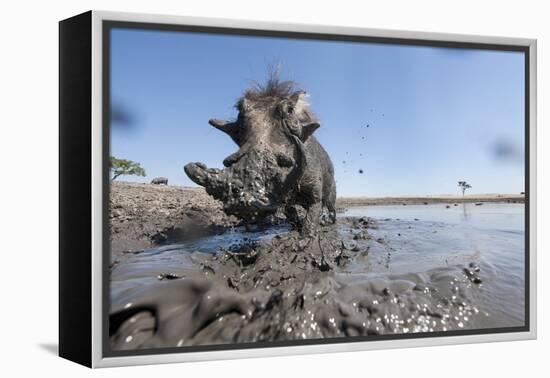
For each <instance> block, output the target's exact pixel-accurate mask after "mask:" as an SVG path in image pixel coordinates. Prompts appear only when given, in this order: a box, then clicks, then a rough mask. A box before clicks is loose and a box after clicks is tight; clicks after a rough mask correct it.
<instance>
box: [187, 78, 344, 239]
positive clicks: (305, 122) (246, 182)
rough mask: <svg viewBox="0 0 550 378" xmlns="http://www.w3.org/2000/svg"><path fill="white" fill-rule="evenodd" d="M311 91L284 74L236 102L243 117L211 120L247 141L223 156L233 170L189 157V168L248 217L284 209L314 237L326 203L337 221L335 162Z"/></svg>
mask: <svg viewBox="0 0 550 378" xmlns="http://www.w3.org/2000/svg"><path fill="white" fill-rule="evenodd" d="M306 97H307V95H306V93H305V92H304V91H301V90H298V89H297V88H296V85H295V84H294V83H293V82H290V81H279V80H278V78H277V77H276V75H274V76H272V77H271V78H270V79H269V80H268V81H267V84H266V85H264V86H257V87H255V88H252V89H248V90H247V91H246V92H245V93H244V95H243V96H242V98H241V99H240V100H239V101H238V102H237V104H236V106H235V107H236V109H237V110H238V116H237V119H236V120H234V121H221V120H217V119H211V120H210V121H209V123H210V125H212V126H213V127H215V128H216V129H218V130H221V131H223V132H224V133H226V134H227V135H229V136H230V137H231V139H233V141H234V142H235V143H236V144H237V145H238V146H239V150H238V151H237V152H235V153H234V154H232V155H230V156H228V157H227V158H226V159H225V160H224V161H223V164H224V166H225V167H226V168H224V169H222V170H220V169H216V168H207V167H206V166H205V165H204V164H202V163H189V164H187V165H186V166H185V172H186V173H187V175H188V176H189V178H191V180H193V181H194V182H195V183H197V184H199V185H201V186H204V187H205V188H206V191H207V192H208V193H209V194H210V195H212V196H213V197H214V198H216V199H218V200H221V201H222V202H223V204H224V210H225V212H226V213H228V214H232V215H236V216H237V217H240V218H241V219H245V220H259V219H261V218H265V217H267V216H268V215H271V214H274V213H275V212H276V211H277V210H278V209H279V208H282V209H284V211H285V215H286V217H287V219H288V220H289V221H290V222H291V223H292V224H293V225H294V226H295V227H297V228H299V229H300V230H301V231H302V233H305V234H308V235H313V234H315V233H316V232H317V231H318V226H319V224H320V222H321V215H322V214H323V210H324V209H325V210H326V211H327V212H328V218H329V219H330V220H331V221H332V222H333V223H334V222H335V220H336V211H335V202H336V184H335V181H334V168H333V166H332V162H331V161H330V158H329V156H328V154H327V152H326V151H325V150H324V149H323V147H322V146H321V145H320V144H319V142H317V140H316V139H315V137H314V136H312V134H313V132H314V131H315V130H317V128H319V126H320V125H319V121H318V120H317V118H316V117H315V115H314V114H313V113H312V112H311V110H310V108H309V104H308V103H307V101H306ZM300 208H302V209H305V217H300V215H299V214H300V212H302V213H303V211H300Z"/></svg>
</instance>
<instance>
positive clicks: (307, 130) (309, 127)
mask: <svg viewBox="0 0 550 378" xmlns="http://www.w3.org/2000/svg"><path fill="white" fill-rule="evenodd" d="M320 126H321V125H320V124H319V123H318V122H311V123H308V124H305V125H303V126H302V137H301V138H300V139H301V140H302V142H305V141H306V140H307V139H308V138H309V137H310V136H311V135H312V134H313V133H314V132H315V130H317V129H318V128H319V127H320Z"/></svg>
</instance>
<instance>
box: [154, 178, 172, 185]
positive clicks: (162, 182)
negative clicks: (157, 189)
mask: <svg viewBox="0 0 550 378" xmlns="http://www.w3.org/2000/svg"><path fill="white" fill-rule="evenodd" d="M151 184H154V185H168V179H167V178H166V177H155V178H154V179H152V180H151Z"/></svg>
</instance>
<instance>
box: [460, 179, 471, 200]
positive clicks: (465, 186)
mask: <svg viewBox="0 0 550 378" xmlns="http://www.w3.org/2000/svg"><path fill="white" fill-rule="evenodd" d="M458 187H459V188H460V189H461V190H462V197H464V192H465V191H466V189H470V188H471V187H472V185H470V184H468V183H467V182H466V181H459V182H458Z"/></svg>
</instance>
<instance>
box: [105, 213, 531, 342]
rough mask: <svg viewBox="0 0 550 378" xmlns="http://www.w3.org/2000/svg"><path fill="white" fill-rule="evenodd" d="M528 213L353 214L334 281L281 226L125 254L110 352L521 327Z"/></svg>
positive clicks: (342, 233)
mask: <svg viewBox="0 0 550 378" xmlns="http://www.w3.org/2000/svg"><path fill="white" fill-rule="evenodd" d="M523 209H524V207H523V205H521V204H484V205H483V206H475V205H474V204H465V205H462V204H461V205H459V206H452V205H451V207H450V208H446V207H445V205H440V204H438V205H414V206H411V205H409V206H370V207H364V208H361V207H356V208H350V209H348V210H347V211H346V212H345V213H344V214H341V215H340V217H339V220H338V226H337V229H336V230H334V229H332V231H330V230H328V231H327V230H324V231H323V233H322V235H321V236H320V238H319V240H318V245H319V250H324V251H329V252H327V255H326V260H327V261H328V266H329V267H330V269H329V270H328V271H327V269H328V268H327V269H318V268H319V267H320V266H321V265H320V264H317V263H314V264H312V263H311V262H312V261H314V260H315V259H317V260H319V259H318V256H317V257H316V256H315V252H312V251H314V248H313V247H312V246H311V245H313V244H315V245H317V242H315V243H312V244H311V245H306V246H303V245H302V244H303V243H301V242H300V241H299V238H297V237H296V235H293V234H292V233H289V229H288V227H286V226H284V225H282V226H277V227H271V228H269V229H265V228H264V229H257V230H245V229H233V230H230V231H228V232H226V233H223V234H221V235H215V236H211V237H207V238H203V239H200V240H198V241H194V242H193V243H183V244H172V245H166V246H162V247H158V248H150V249H146V250H143V251H137V252H135V253H131V254H126V255H124V256H123V258H122V259H121V260H120V262H119V263H118V265H116V266H115V267H114V268H113V269H112V272H111V317H110V334H111V345H112V347H113V349H134V348H157V347H169V346H188V345H199V344H220V343H238V342H251V341H273V340H289V339H307V338H323V337H341V336H355V335H365V336H369V335H370V336H372V337H376V335H379V334H387V333H408V332H432V331H450V330H461V329H479V328H496V327H513V326H521V325H523V318H524V313H523V311H524V299H523V297H524V295H523V291H524V225H523V219H524V217H523ZM365 217H368V220H366V218H365ZM340 246H341V247H340ZM330 253H333V255H332V256H333V257H334V256H337V257H336V258H333V257H330V258H329V257H328V256H329V255H330ZM320 270H322V271H320Z"/></svg>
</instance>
